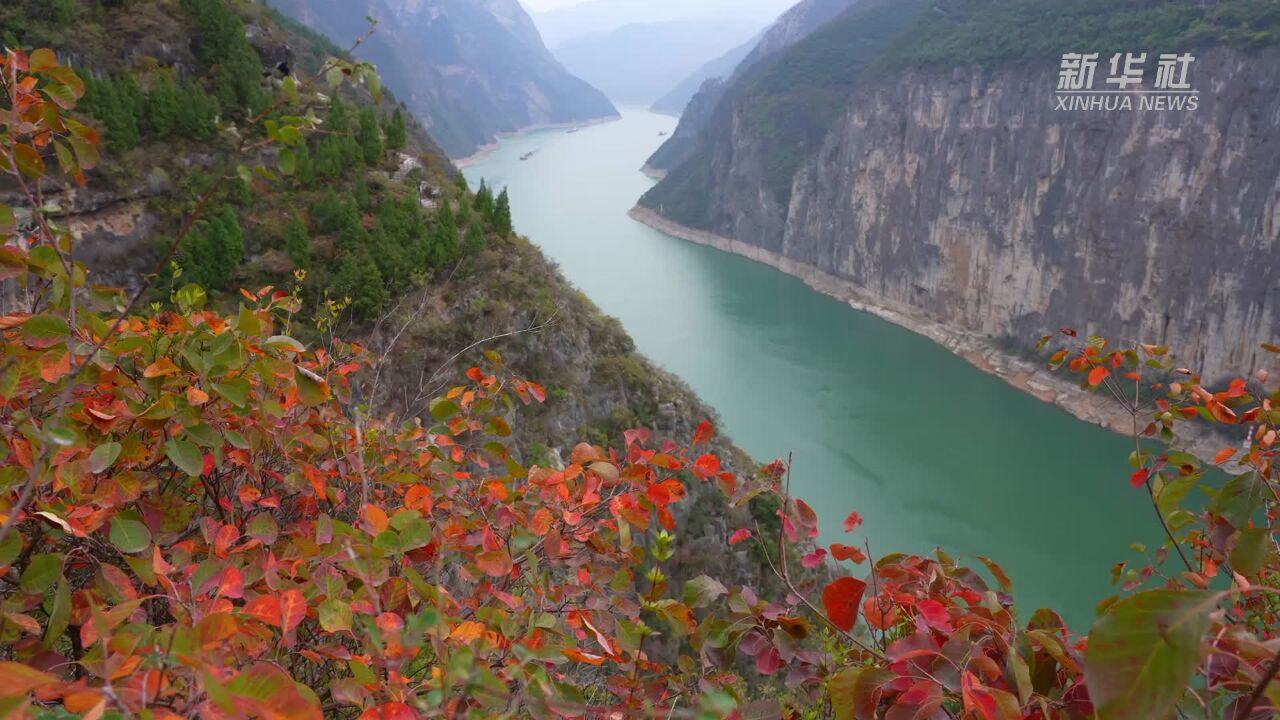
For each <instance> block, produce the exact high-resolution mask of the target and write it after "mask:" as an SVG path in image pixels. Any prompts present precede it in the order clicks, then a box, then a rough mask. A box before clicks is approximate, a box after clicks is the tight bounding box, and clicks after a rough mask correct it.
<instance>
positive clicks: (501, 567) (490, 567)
mask: <svg viewBox="0 0 1280 720" xmlns="http://www.w3.org/2000/svg"><path fill="white" fill-rule="evenodd" d="M476 564H477V565H479V566H480V569H481V570H483V571H484V573H485V574H486V575H488V576H490V577H496V578H497V577H505V576H507V575H509V574H510V573H511V556H510V555H508V554H507V551H506V550H490V551H489V552H486V553H480V555H478V556H476Z"/></svg>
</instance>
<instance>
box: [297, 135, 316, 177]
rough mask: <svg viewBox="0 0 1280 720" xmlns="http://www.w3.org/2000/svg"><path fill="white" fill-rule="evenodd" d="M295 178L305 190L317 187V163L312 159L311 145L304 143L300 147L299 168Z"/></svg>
mask: <svg viewBox="0 0 1280 720" xmlns="http://www.w3.org/2000/svg"><path fill="white" fill-rule="evenodd" d="M293 177H294V179H295V180H297V181H298V184H299V185H301V186H302V187H304V188H305V187H311V186H312V185H315V183H316V162H315V160H312V159H311V149H310V143H305V142H304V143H302V144H301V145H299V146H298V167H297V170H295V171H294V176H293Z"/></svg>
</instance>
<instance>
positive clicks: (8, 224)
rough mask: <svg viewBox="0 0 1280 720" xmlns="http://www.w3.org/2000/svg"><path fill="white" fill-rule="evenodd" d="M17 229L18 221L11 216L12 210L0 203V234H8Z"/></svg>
mask: <svg viewBox="0 0 1280 720" xmlns="http://www.w3.org/2000/svg"><path fill="white" fill-rule="evenodd" d="M17 227H18V220H17V218H16V217H15V216H14V214H13V208H11V207H9V206H8V205H5V204H2V203H0V234H8V233H11V232H13V231H14V229H16V228H17Z"/></svg>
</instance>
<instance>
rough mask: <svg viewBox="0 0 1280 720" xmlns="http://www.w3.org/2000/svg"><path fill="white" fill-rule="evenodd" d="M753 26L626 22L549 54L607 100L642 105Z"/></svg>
mask: <svg viewBox="0 0 1280 720" xmlns="http://www.w3.org/2000/svg"><path fill="white" fill-rule="evenodd" d="M759 28H760V23H757V22H755V21H752V20H745V19H740V18H733V19H730V18H714V19H710V18H700V19H694V20H671V21H666V22H654V23H632V24H628V25H623V26H622V27H619V28H616V29H613V30H610V31H608V32H603V33H597V34H592V35H584V36H581V37H577V38H573V39H571V40H568V41H566V42H565V43H563V44H561V45H560V46H558V47H556V48H555V55H556V57H557V58H559V60H560V62H562V63H564V66H565V67H566V68H568V70H569V71H570V72H572V73H574V74H576V75H577V76H579V77H581V78H583V79H584V80H586V81H587V82H589V83H591V84H592V85H594V86H595V87H597V88H600V89H601V90H602V91H604V93H605V94H606V95H608V96H609V97H610V98H611V99H612V100H613V101H615V102H618V103H625V104H639V105H646V106H647V105H649V104H651V103H653V102H654V101H655V100H657V99H658V98H660V97H662V95H663V94H665V93H666V92H668V91H669V90H670V88H671V86H672V84H673V83H674V82H675V81H676V80H678V79H679V78H682V77H687V76H688V75H689V74H690V73H691V72H694V71H695V70H696V69H697V68H698V67H699V66H700V65H703V64H705V63H706V62H707V60H708V59H710V58H714V57H715V56H716V55H718V54H720V53H723V52H725V51H728V50H730V49H732V48H733V47H734V46H735V45H738V44H740V43H741V42H742V41H743V40H745V39H747V38H749V37H750V36H751V35H752V34H753V33H756V32H757V31H758V30H759Z"/></svg>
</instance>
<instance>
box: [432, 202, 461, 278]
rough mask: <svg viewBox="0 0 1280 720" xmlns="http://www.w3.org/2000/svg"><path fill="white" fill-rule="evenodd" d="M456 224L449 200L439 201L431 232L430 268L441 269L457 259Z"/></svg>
mask: <svg viewBox="0 0 1280 720" xmlns="http://www.w3.org/2000/svg"><path fill="white" fill-rule="evenodd" d="M457 253H458V224H457V221H456V220H455V219H454V216H453V208H452V207H450V205H449V199H448V198H444V199H442V200H441V201H440V210H439V211H438V212H437V213H436V226H435V228H434V229H433V230H432V238H431V257H430V262H431V266H432V267H441V266H443V265H445V264H446V263H448V262H450V261H452V260H453V259H454V258H455V257H457Z"/></svg>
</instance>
